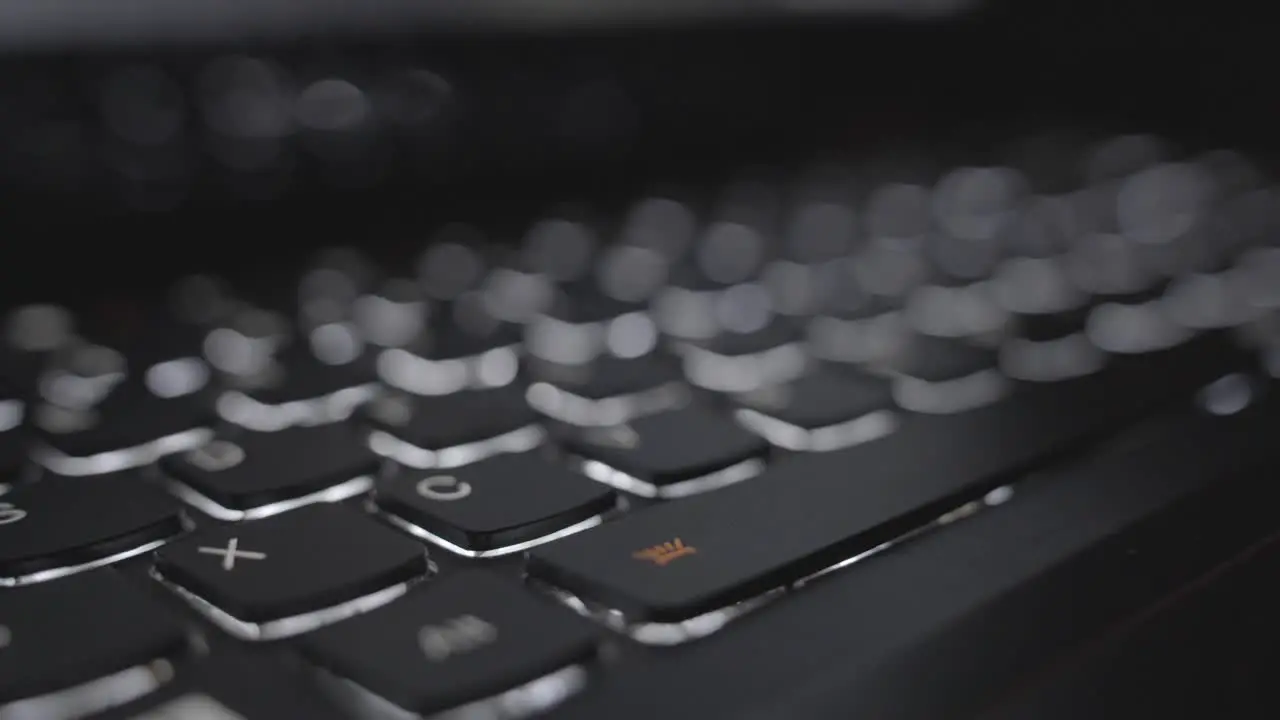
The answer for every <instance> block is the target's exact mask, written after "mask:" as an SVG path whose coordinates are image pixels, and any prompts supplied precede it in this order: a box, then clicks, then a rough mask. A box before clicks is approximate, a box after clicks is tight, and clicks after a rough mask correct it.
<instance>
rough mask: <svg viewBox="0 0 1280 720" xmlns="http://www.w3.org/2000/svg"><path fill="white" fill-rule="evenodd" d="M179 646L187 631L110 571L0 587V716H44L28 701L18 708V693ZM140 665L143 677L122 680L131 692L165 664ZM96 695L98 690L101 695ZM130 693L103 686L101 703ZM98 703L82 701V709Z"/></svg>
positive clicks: (97, 675) (25, 695) (150, 682)
mask: <svg viewBox="0 0 1280 720" xmlns="http://www.w3.org/2000/svg"><path fill="white" fill-rule="evenodd" d="M185 651H186V635H185V633H184V632H183V628H182V625H181V624H179V623H178V622H177V621H176V619H175V618H173V617H172V616H171V615H170V614H169V611H168V608H166V607H164V606H162V605H158V604H157V603H155V602H154V601H153V600H152V599H151V598H149V597H147V596H146V595H145V594H143V593H141V592H139V591H138V590H136V589H135V588H132V587H130V586H129V584H128V583H127V582H125V580H124V579H123V578H122V577H121V576H119V575H117V574H115V572H114V571H111V570H99V571H96V572H90V573H85V574H83V575H79V576H76V577H74V578H68V579H65V580H62V581H59V582H54V583H46V584H42V585H36V586H32V587H26V588H18V589H16V590H5V591H3V592H0V717H5V718H8V717H14V718H25V717H46V716H45V715H42V714H39V712H38V708H36V707H34V706H31V707H28V708H27V709H26V710H24V706H23V702H22V700H23V699H27V700H33V699H36V698H40V697H41V696H46V695H48V694H49V693H54V692H57V691H60V690H65V689H70V688H75V687H78V686H82V685H84V684H86V683H90V682H93V681H96V680H100V679H102V678H106V677H108V676H110V675H114V674H116V673H120V672H123V671H126V670H130V669H132V668H137V667H139V666H145V665H148V664H151V663H153V662H154V661H161V660H165V659H171V658H175V657H177V656H180V655H182V654H184V653H185ZM139 672H140V674H143V675H145V676H146V678H145V679H146V682H140V680H142V678H132V679H130V680H128V681H126V682H123V683H121V687H124V688H127V692H131V693H135V694H137V693H139V692H140V691H141V692H146V691H149V690H152V689H154V685H156V684H158V683H159V682H162V681H163V680H166V679H167V672H166V668H164V667H157V666H155V665H153V666H152V672H153V673H154V674H152V673H149V672H147V671H146V670H141V671H139ZM102 695H103V693H98V696H99V701H101V699H102V698H101V696H102ZM131 699H132V698H131V697H114V698H113V697H110V693H107V699H106V703H109V704H115V703H120V702H125V701H127V700H131ZM15 701H16V702H15ZM10 703H12V704H10ZM44 707H45V708H46V709H47V707H48V706H47V705H45V706H44ZM100 709H102V708H101V707H97V708H85V710H86V711H87V712H86V714H88V713H92V712H94V711H95V710H100ZM11 712H12V715H10V713H11ZM27 712H30V713H32V714H30V715H28V714H26V713H27Z"/></svg>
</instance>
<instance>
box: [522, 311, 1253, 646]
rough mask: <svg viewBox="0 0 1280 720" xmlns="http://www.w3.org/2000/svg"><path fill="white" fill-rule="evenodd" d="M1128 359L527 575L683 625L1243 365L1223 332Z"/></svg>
mask: <svg viewBox="0 0 1280 720" xmlns="http://www.w3.org/2000/svg"><path fill="white" fill-rule="evenodd" d="M1124 360H1125V362H1117V363H1116V364H1113V365H1112V366H1111V368H1110V370H1108V371H1107V372H1105V373H1101V374H1098V375H1091V376H1088V377H1085V378H1080V379H1077V380H1072V381H1067V382H1063V383H1056V384H1051V385H1036V386H1028V387H1025V388H1023V389H1021V390H1020V391H1019V392H1017V393H1014V394H1013V395H1012V396H1010V397H1008V398H1007V399H1006V400H1004V401H1002V402H999V403H997V404H995V405H988V406H986V407H983V408H979V409H976V410H972V411H970V412H968V413H966V414H964V415H961V416H957V417H946V416H914V417H912V418H910V419H909V420H908V421H907V422H904V423H903V426H902V428H901V429H899V431H898V432H896V433H893V434H891V435H889V436H888V437H886V438H884V439H882V440H880V441H877V442H872V443H867V444H865V445H861V446H857V447H854V448H850V449H847V450H842V451H837V452H833V453H825V454H810V455H802V456H797V457H794V458H790V459H788V460H785V461H783V462H781V463H779V464H778V465H777V466H775V467H774V468H772V469H770V470H769V471H768V472H767V473H766V474H765V475H764V476H762V477H760V478H757V479H756V480H754V481H753V482H750V483H743V484H741V485H740V486H738V487H735V488H730V489H726V490H723V491H721V492H718V493H714V494H711V495H707V496H705V497H699V498H692V499H689V500H685V501H683V502H680V503H672V504H669V505H665V506H661V507H655V508H651V509H648V510H646V511H645V512H642V513H636V514H634V515H630V516H627V517H624V518H621V519H619V520H618V521H616V522H612V523H608V524H606V525H604V526H602V527H599V528H594V529H592V530H588V531H586V532H584V533H581V534H579V535H577V536H574V537H570V538H565V539H564V540H563V541H561V542H559V543H555V544H553V545H549V546H547V547H544V548H539V549H537V550H535V551H533V553H532V554H531V558H530V562H531V564H530V572H531V574H533V575H535V576H537V577H540V578H542V579H545V580H547V581H549V582H551V583H553V584H557V585H560V586H562V587H565V588H566V589H568V590H570V591H572V592H575V593H579V594H581V595H584V596H587V597H590V598H593V599H597V600H600V601H603V602H606V603H609V604H610V605H611V606H612V607H616V608H618V609H620V610H622V611H623V612H624V613H627V614H629V615H631V616H633V618H634V619H636V620H654V621H678V620H683V619H686V618H689V617H692V616H695V615H698V614H701V613H704V612H709V611H712V610H715V609H717V608H721V607H724V606H727V605H730V604H732V603H735V602H739V601H742V600H745V599H747V598H750V597H753V596H755V595H757V594H759V593H761V592H763V591H765V590H768V589H770V588H774V587H778V586H781V585H785V584H787V583H790V582H793V581H796V580H799V579H801V578H804V577H805V576H807V575H809V574H811V573H814V572H817V571H819V570H822V569H823V568H825V567H828V566H830V565H832V564H834V563H836V562H839V561H841V560H844V559H847V558H850V557H853V556H855V555H857V554H859V553H861V552H865V551H868V550H871V549H872V548H874V547H876V546H877V545H879V544H881V543H883V542H885V541H887V540H890V539H892V538H894V537H897V536H899V535H902V534H903V533H905V532H907V531H909V530H911V529H913V528H916V527H920V526H923V525H925V524H927V523H928V522H930V521H932V520H933V519H935V518H937V517H939V516H941V515H942V514H943V513H945V512H948V511H950V510H952V509H954V508H956V507H959V506H961V505H962V504H964V503H965V502H969V501H972V500H974V499H977V498H979V497H981V496H982V495H983V494H984V493H986V492H988V491H990V490H992V489H994V488H995V487H997V486H998V485H999V484H1000V483H1003V482H1006V481H1008V480H1009V479H1011V478H1013V477H1016V476H1018V475H1019V474H1022V473H1025V472H1027V471H1029V470H1033V469H1036V468H1039V467H1041V466H1043V465H1044V464H1045V463H1046V462H1048V461H1049V460H1051V459H1053V458H1055V457H1058V456H1060V455H1061V454H1063V453H1066V452H1069V451H1071V450H1075V449H1077V448H1080V447H1081V446H1082V445H1084V444H1086V443H1088V442H1090V441H1092V440H1095V439H1098V438H1101V437H1105V436H1106V435H1107V434H1108V433H1110V432H1113V431H1114V430H1115V429H1117V428H1118V427H1121V426H1124V425H1126V424H1128V423H1129V422H1132V421H1134V420H1136V419H1138V418H1140V417H1141V416H1143V415H1145V414H1146V413H1149V412H1152V411H1153V410H1155V409H1157V408H1158V407H1160V405H1161V404H1163V403H1171V402H1175V401H1176V400H1177V399H1179V398H1184V397H1185V395H1186V394H1187V393H1190V392H1191V391H1192V390H1194V389H1196V388H1198V387H1199V386H1201V385H1203V384H1205V383H1207V382H1209V381H1211V380H1213V379H1215V378H1217V377H1220V376H1221V375H1222V374H1224V373H1226V372H1229V371H1232V370H1234V369H1236V368H1237V367H1239V364H1240V363H1242V362H1244V360H1243V358H1242V357H1241V355H1240V353H1239V352H1238V351H1237V350H1235V348H1234V347H1231V346H1229V345H1228V344H1227V343H1225V342H1223V339H1222V337H1221V336H1206V337H1204V338H1201V339H1199V340H1197V341H1196V342H1194V343H1191V344H1189V345H1185V346H1183V347H1180V348H1178V349H1177V350H1175V351H1170V352H1168V353H1164V354H1162V355H1161V356H1155V357H1143V358H1124ZM721 518H732V521H731V522H723V521H721V520H720V519H721Z"/></svg>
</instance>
